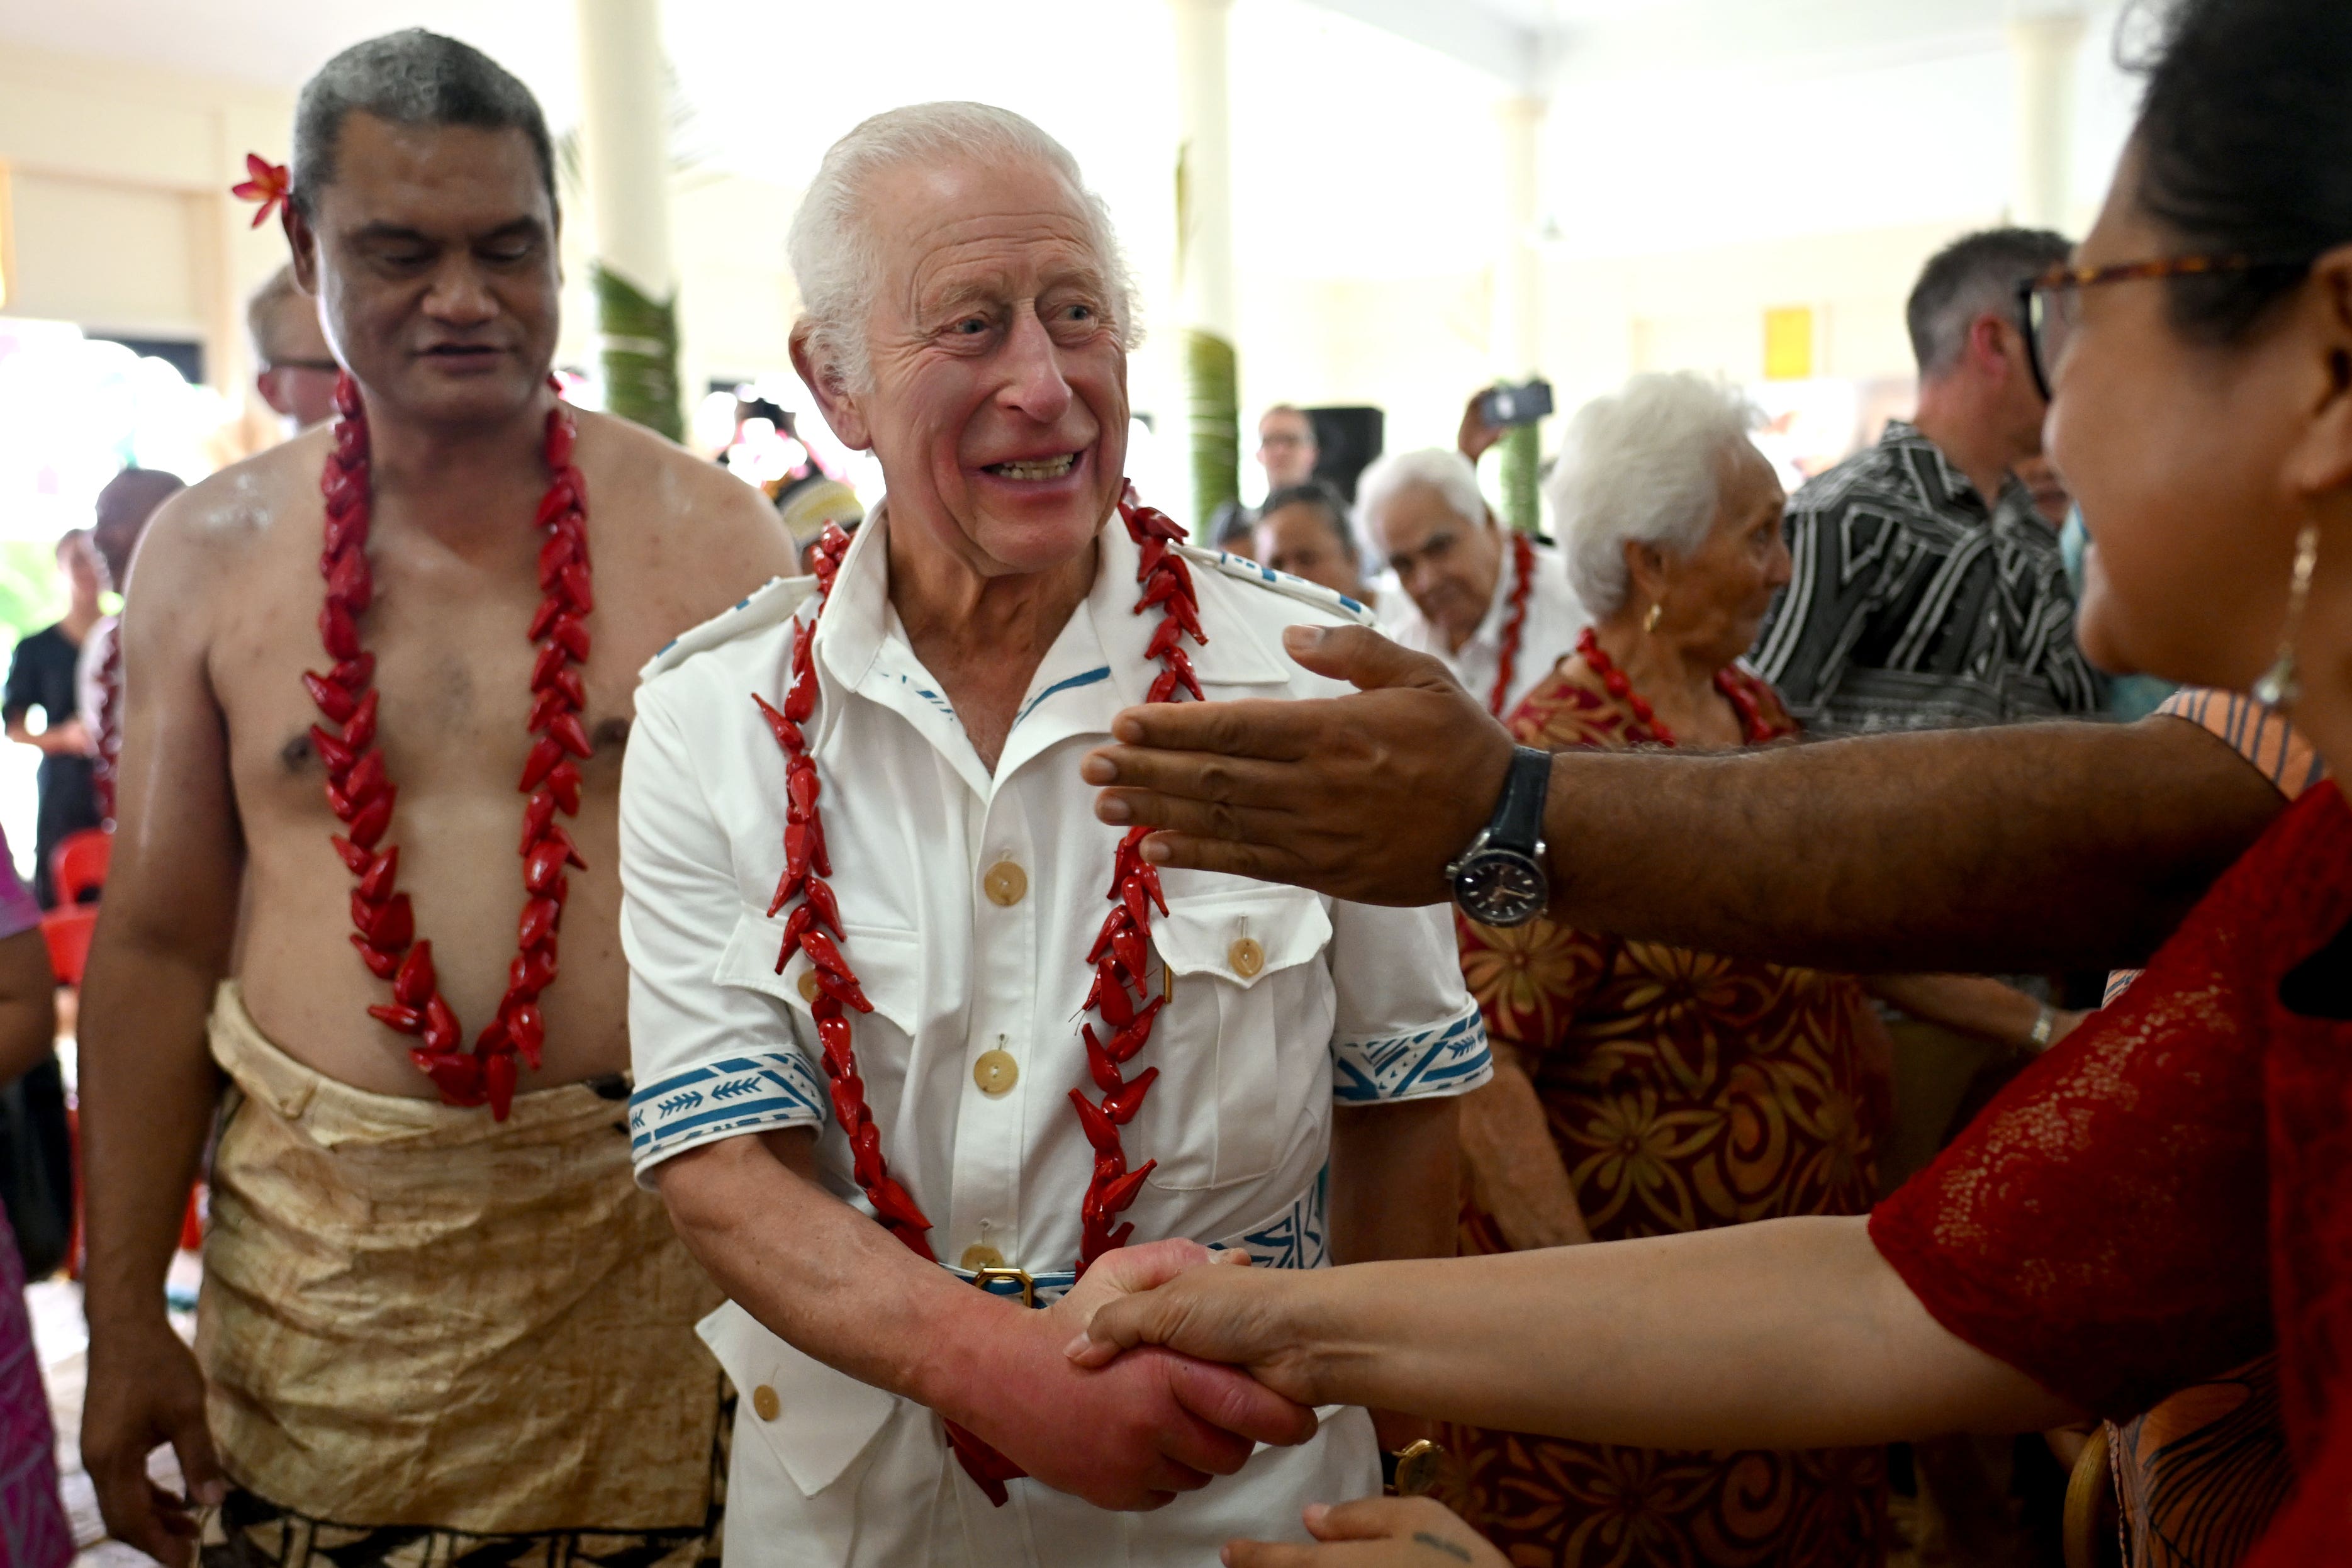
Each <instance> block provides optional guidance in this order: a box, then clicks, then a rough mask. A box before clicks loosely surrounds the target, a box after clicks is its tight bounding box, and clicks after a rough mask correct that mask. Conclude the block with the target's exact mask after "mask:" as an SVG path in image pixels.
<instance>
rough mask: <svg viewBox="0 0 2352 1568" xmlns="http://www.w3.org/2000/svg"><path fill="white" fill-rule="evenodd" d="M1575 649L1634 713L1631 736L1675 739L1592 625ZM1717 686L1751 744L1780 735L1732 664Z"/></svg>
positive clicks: (1662, 741) (1664, 741) (1665, 742)
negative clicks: (1610, 655)
mask: <svg viewBox="0 0 2352 1568" xmlns="http://www.w3.org/2000/svg"><path fill="white" fill-rule="evenodd" d="M1576 651H1577V653H1578V654H1579V655H1580V656H1581V657H1582V658H1583V659H1584V663H1585V667H1586V668H1589V669H1591V671H1592V673H1593V674H1595V675H1597V676H1599V677H1600V678H1601V685H1602V686H1603V687H1605V688H1606V689H1608V692H1609V695H1610V696H1612V697H1614V698H1615V699H1617V700H1618V701H1620V702H1622V703H1623V704H1624V705H1625V706H1626V708H1627V709H1628V710H1630V711H1631V712H1632V713H1633V722H1634V725H1635V726H1636V729H1635V731H1633V733H1632V734H1631V736H1630V738H1631V739H1632V740H1633V741H1634V742H1649V743H1650V744H1652V745H1656V746H1671V745H1673V744H1674V743H1675V732H1674V731H1672V730H1669V729H1667V728H1666V727H1665V726H1664V724H1661V723H1660V722H1658V715H1657V710H1655V709H1654V708H1652V707H1651V706H1650V703H1649V700H1648V699H1647V698H1645V697H1643V695H1642V694H1641V693H1640V692H1638V691H1636V690H1634V689H1633V681H1632V680H1631V679H1628V678H1627V677H1626V674H1625V672H1624V671H1623V670H1622V669H1620V668H1617V661H1616V660H1615V659H1612V658H1610V657H1609V653H1608V650H1607V649H1605V648H1603V647H1601V638H1600V637H1597V636H1596V635H1594V633H1593V630H1592V628H1591V626H1587V627H1585V628H1584V635H1583V636H1581V637H1578V638H1577V639H1576ZM1715 689H1717V691H1720V692H1722V693H1723V698H1724V700H1725V701H1727V702H1728V703H1730V704H1731V710H1732V711H1733V712H1734V713H1737V714H1738V715H1739V732H1740V733H1741V734H1743V735H1745V736H1747V737H1748V744H1749V745H1751V746H1760V745H1762V744H1764V743H1765V742H1767V741H1770V740H1774V739H1776V738H1777V737H1778V736H1779V734H1780V731H1778V730H1776V729H1774V728H1773V725H1772V721H1770V720H1769V719H1767V718H1766V717H1765V716H1764V712H1763V710H1762V709H1760V708H1759V707H1758V706H1757V704H1756V699H1755V697H1754V696H1753V695H1751V694H1750V693H1749V692H1748V689H1747V688H1746V687H1744V686H1742V685H1741V684H1740V683H1739V682H1738V679H1735V678H1734V677H1733V675H1732V673H1731V667H1730V666H1729V665H1726V666H1724V668H1721V669H1718V670H1717V671H1716V672H1715Z"/></svg>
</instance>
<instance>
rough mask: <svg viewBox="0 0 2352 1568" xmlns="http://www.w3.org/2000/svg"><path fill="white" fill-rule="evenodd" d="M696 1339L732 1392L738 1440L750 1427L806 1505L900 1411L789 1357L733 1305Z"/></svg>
mask: <svg viewBox="0 0 2352 1568" xmlns="http://www.w3.org/2000/svg"><path fill="white" fill-rule="evenodd" d="M695 1332H697V1333H698V1334H699V1335H701V1336H702V1342H703V1343H704V1344H707V1345H709V1347H710V1353H711V1354H713V1355H715V1356H717V1357H718V1358H719V1365H720V1366H722V1367H724V1368H726V1369H727V1376H728V1379H729V1381H730V1382H732V1383H733V1384H735V1398H736V1406H735V1412H736V1414H735V1440H736V1441H737V1442H739V1443H740V1442H741V1441H742V1440H743V1430H744V1428H745V1427H747V1426H748V1427H750V1428H751V1430H752V1431H755V1432H757V1433H758V1434H759V1435H760V1436H759V1441H761V1443H763V1444H765V1445H766V1446H767V1448H768V1451H769V1452H770V1453H772V1454H773V1455H774V1456H775V1458H776V1462H777V1463H778V1464H780V1465H782V1466H783V1468H784V1473H785V1474H786V1475H788V1476H790V1477H792V1479H793V1485H794V1486H796V1487H798V1488H800V1489H801V1495H802V1496H803V1497H814V1496H816V1495H817V1494H818V1493H819V1492H821V1491H823V1490H824V1489H825V1488H827V1487H829V1486H831V1485H833V1483H834V1482H835V1481H836V1480H839V1479H841V1475H842V1472H843V1471H845V1470H846V1469H848V1468H849V1467H850V1465H851V1463H852V1462H853V1461H855V1460H856V1458H857V1457H858V1456H859V1455H860V1454H862V1453H864V1452H865V1451H866V1445H867V1444H868V1443H870V1442H872V1441H873V1440H874V1435H875V1434H876V1433H877V1432H879V1431H880V1430H882V1424H883V1423H884V1422H885V1421H887V1420H888V1419H889V1418H890V1412H891V1410H892V1409H893V1408H894V1407H895V1406H896V1405H898V1398H897V1396H896V1395H894V1394H887V1393H885V1392H884V1391H883V1390H881V1389H878V1388H876V1387H875V1386H874V1385H873V1384H866V1383H860V1382H858V1381H857V1380H856V1378H854V1377H852V1376H850V1375H849V1374H848V1373H845V1372H835V1370H834V1369H833V1368H831V1367H829V1366H827V1365H825V1364H824V1363H823V1362H821V1361H818V1360H816V1359H815V1358H814V1357H813V1356H809V1355H806V1354H803V1352H800V1351H797V1350H794V1349H793V1347H792V1346H791V1345H789V1344H787V1343H786V1342H784V1341H782V1340H781V1339H779V1338H777V1337H776V1336H775V1335H774V1334H772V1333H770V1332H769V1331H767V1330H766V1329H765V1328H763V1327H761V1324H760V1321H759V1320H758V1319H756V1318H754V1317H752V1316H751V1313H749V1312H747V1311H745V1310H743V1309H742V1308H740V1307H739V1306H737V1305H736V1304H735V1303H734V1302H732V1301H730V1302H728V1303H727V1304H726V1305H725V1306H723V1307H721V1308H719V1310H717V1311H715V1312H713V1313H711V1314H710V1316H709V1317H707V1318H705V1319H703V1320H702V1321H701V1322H699V1323H698V1324H696V1325H695Z"/></svg>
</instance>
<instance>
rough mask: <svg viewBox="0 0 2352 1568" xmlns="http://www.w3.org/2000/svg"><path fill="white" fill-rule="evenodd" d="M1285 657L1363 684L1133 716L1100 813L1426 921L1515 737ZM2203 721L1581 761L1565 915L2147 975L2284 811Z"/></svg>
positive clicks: (1410, 690)
mask: <svg viewBox="0 0 2352 1568" xmlns="http://www.w3.org/2000/svg"><path fill="white" fill-rule="evenodd" d="M1288 640H1289V645H1290V651H1291V655H1292V657H1293V658H1296V659H1297V660H1298V662H1300V663H1301V664H1303V665H1305V666H1306V667H1307V668H1310V669H1313V670H1316V671H1317V672H1318V673H1320V674H1325V675H1329V676H1333V677H1336V678H1338V679H1345V680H1349V681H1352V682H1354V683H1355V684H1356V685H1357V686H1359V687H1360V688H1362V689H1361V690H1360V691H1358V692H1357V693H1355V694H1352V695H1349V696H1347V697H1340V698H1336V699H1330V700H1321V701H1305V702H1264V701H1251V702H1211V703H1186V704H1181V705H1174V706H1171V705H1168V704H1161V705H1160V706H1158V707H1151V708H1138V709H1129V710H1127V711H1126V712H1124V713H1122V714H1120V715H1119V717H1118V720H1117V721H1116V722H1115V723H1114V725H1113V727H1112V732H1113V734H1114V735H1115V736H1116V737H1117V739H1118V744H1116V745H1112V746H1109V747H1106V748H1103V749H1102V750H1100V751H1097V752H1093V753H1091V754H1090V755H1089V756H1088V757H1087V761H1086V763H1085V771H1086V777H1087V782H1089V783H1091V784H1099V785H1105V786H1108V787H1106V788H1105V789H1104V791H1103V794H1102V795H1101V797H1100V799H1099V801H1098V803H1097V815H1098V816H1101V817H1102V818H1103V819H1104V820H1105V821H1107V822H1111V823H1148V824H1150V825H1152V826H1158V827H1161V828H1164V829H1167V830H1168V831H1166V832H1163V833H1161V834H1160V835H1158V836H1156V837H1153V838H1152V839H1150V840H1149V841H1148V842H1147V843H1146V845H1145V850H1144V852H1145V854H1146V855H1147V856H1148V857H1150V858H1154V859H1156V860H1158V861H1159V862H1160V864H1163V865H1175V866H1189V867H1198V868H1203V869H1209V870H1217V871H1228V872H1234V873H1237V874H1239V875H1243V876H1251V877H1260V878H1264V879H1267V880H1271V881H1283V882H1293V883H1297V885H1299V886H1302V887H1308V888H1313V889H1317V890H1318V891H1321V892H1326V893H1330V894H1333V895H1336V896H1338V897H1340V898H1346V899H1354V900H1360V901H1363V902H1368V903H1391V904H1423V903H1433V902H1436V901H1438V900H1443V899H1444V898H1445V897H1446V896H1447V893H1448V889H1447V888H1446V886H1445V882H1444V867H1445V865H1446V863H1447V862H1448V861H1449V860H1450V859H1452V858H1453V857H1454V855H1456V854H1458V853H1459V852H1460V851H1461V849H1462V847H1464V846H1465V844H1467V843H1468V842H1469V840H1470V838H1471V837H1472V835H1474V834H1475V832H1476V831H1477V829H1478V828H1479V827H1480V826H1483V825H1484V824H1485V822H1486V818H1487V816H1488V815H1489V814H1490V813H1491V812H1492V810H1493V808H1494V803H1495V799H1496V795H1497V794H1498V793H1499V792H1500V790H1501V787H1502V779H1503V773H1504V771H1505V768H1506V765H1507V762H1508V759H1509V756H1510V749H1511V742H1510V737H1509V734H1508V732H1507V731H1505V730H1504V729H1503V727H1502V726H1501V725H1499V724H1497V723H1496V722H1495V721H1493V720H1492V719H1490V718H1488V717H1487V716H1486V713H1485V712H1484V711H1483V710H1481V709H1480V708H1479V706H1478V704H1477V703H1476V702H1475V701H1474V700H1471V699H1470V697H1469V696H1468V695H1467V694H1465V692H1464V691H1463V690H1462V689H1461V688H1460V687H1459V686H1458V685H1456V684H1454V681H1453V679H1451V678H1450V677H1449V676H1448V675H1447V674H1446V673H1445V671H1444V668H1443V667H1442V666H1440V665H1439V664H1438V663H1437V662H1436V661H1435V660H1434V659H1431V658H1424V657H1423V656H1421V655H1418V654H1412V653H1408V652H1407V651H1405V650H1404V649H1402V648H1400V647H1397V646H1396V645H1395V644H1393V643H1391V642H1389V641H1388V640H1387V639H1386V638H1383V637H1380V636H1379V635H1378V634H1377V633H1374V632H1370V631H1368V630H1365V629H1364V628H1361V627H1356V626H1343V627H1337V628H1332V629H1328V630H1324V631H1320V632H1317V631H1313V630H1309V629H1306V628H1294V629H1293V631H1292V632H1291V633H1290V634H1288ZM2280 805H2281V803H2280V800H2279V796H2278V792H2277V791H2276V790H2275V789H2274V788H2273V787H2272V785H2271V784H2270V783H2269V782H2268V781H2267V780H2265V779H2264V778H2263V776H2262V775H2261V774H2260V773H2257V772H2256V771H2255V770H2254V769H2252V767H2249V766H2248V765H2247V764H2246V763H2244V762H2243V761H2242V759H2240V758H2239V757H2238V756H2237V754H2236V753H2235V752H2231V750H2230V749H2229V747H2227V746H2226V745H2224V744H2223V743H2222V742H2221V741H2219V740H2217V739H2215V738H2214V737H2213V736H2211V735H2210V734H2207V733H2205V732H2204V731H2201V730H2200V729H2199V728H2198V727H2197V726H2195V725H2192V724H2189V723H2186V722H2183V721H2179V720H2175V719H2168V718H2156V719H2149V720H2145V721H2141V722H2140V723H2137V724H2134V725H2127V726H2125V725H2105V724H2032V725H2021V726H2016V727H2012V728H2006V729H1998V730H1965V731H1938V732H1935V733H1926V734H1910V735H1883V736H1871V737H1867V738H1864V739H1857V740H1847V741H1832V742H1823V743H1822V744H1819V745H1809V746H1793V747H1775V748H1770V749H1768V750H1764V751H1759V752H1740V753H1736V754H1720V755H1714V756H1696V755H1692V756H1685V755H1676V754H1674V753H1671V752H1668V753H1624V752H1568V753H1563V754H1561V755H1560V757H1559V759H1558V761H1557V762H1556V763H1554V765H1553V770H1552V787H1551V796H1550V801H1549V808H1548V810H1547V812H1546V816H1545V826H1546V837H1547V840H1548V842H1549V846H1550V866H1551V874H1552V910H1551V912H1552V914H1553V916H1554V917H1555V918H1556V919H1559V920H1560V921H1565V922H1567V923H1570V924H1573V925H1575V926H1577V927H1579V928H1580V929H1583V930H1588V931H1608V932H1611V933H1612V934H1615V935H1620V936H1625V937H1630V938H1635V939H1642V940H1650V941H1658V942H1672V943H1675V945H1678V946H1683V947H1692V948H1697V949H1700V950H1703V951H1706V952H1723V953H1732V954H1738V955H1743V956H1749V957H1758V958H1765V959H1770V960H1774V961H1777V962H1780V963H1799V964H1806V965H1810V966H1812V967H1817V968H1827V969H1842V970H1848V971H1855V972H1870V971H1877V970H1952V969H1963V970H1973V971H1979V972H2016V971H2029V970H2053V969H2094V968H2108V967H2118V966H2124V965H2128V964H2136V963H2141V962H2144V961H2145V960H2146V959H2147V955H2148V954H2149V953H2150V952H2152V951H2154V949H2155V948H2156V946H2157V945H2158V943H2159V942H2161V941H2162V940H2163V939H2164V937H2165V936H2166V935H2167V934H2168V933H2169V932H2170V931H2171V930H2172V928H2173V927H2174V926H2175V925H2177V924H2178V923H2179V920H2180V917H2181V916H2182V915H2183V914H2184V913H2186V912H2187V910H2188V909H2189V906H2190V905H2191V904H2192V903H2194V902H2195V901H2196V900H2197V899H2198V897H2199V896H2200V895H2201V894H2202V893H2203V891H2204V889H2206V887H2207V886H2208V885H2210V883H2211V881H2212V879H2214V878H2215V877H2217V876H2219V875H2220V874H2221V870H2222V869H2223V868H2225V867H2227V866H2228V865H2229V864H2230V863H2231V861H2232V860H2234V859H2236V858H2237V857H2238V856H2239V855H2240V854H2242V853H2243V852H2244V850H2245V849H2246V847H2248V846H2249V845H2251V844H2252V842H2253V840H2254V839H2255V838H2256V837H2259V836H2260V834H2261V832H2262V830H2263V827H2264V826H2267V825H2268V824H2269V822H2270V821H2271V819H2272V818H2273V817H2274V816H2277V814H2278V812H2279V810H2280Z"/></svg>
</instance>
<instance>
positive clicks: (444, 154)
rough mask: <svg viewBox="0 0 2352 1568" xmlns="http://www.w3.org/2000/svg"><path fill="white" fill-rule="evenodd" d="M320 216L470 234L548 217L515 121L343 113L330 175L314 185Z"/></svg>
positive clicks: (335, 223) (351, 225)
mask: <svg viewBox="0 0 2352 1568" xmlns="http://www.w3.org/2000/svg"><path fill="white" fill-rule="evenodd" d="M318 204H319V214H320V221H321V222H322V223H323V224H325V225H327V226H331V227H335V228H340V229H346V230H355V229H366V228H375V227H382V228H389V229H398V230H402V231H404V232H411V233H416V234H425V235H435V236H446V237H460V238H463V237H473V236H476V235H481V234H488V233H492V232H495V231H496V230H499V229H501V228H508V227H512V226H516V225H519V224H523V223H537V224H540V225H541V226H552V224H553V221H554V216H555V214H554V207H553V205H552V204H551V202H550V200H549V198H548V195H547V188H546V185H545V184H544V183H543V181H542V179H541V172H540V167H539V153H538V151H537V150H536V149H535V148H534V147H533V146H532V144H531V140H530V135H529V134H528V133H527V132H524V131H522V130H521V129H520V128H519V127H515V126H499V127H497V128H495V129H493V128H488V127H484V126H478V125H431V124H421V125H404V124H402V123H400V122H398V121H391V120H385V119H383V118H382V117H380V116H378V115H373V114H370V113H368V112H367V111H366V110H358V109H355V110H352V111H351V113H349V114H348V115H346V116H344V118H343V122H342V125H341V130H340V131H339V132H338V133H337V135H336V137H335V160H334V173H333V178H331V180H329V181H328V182H327V183H326V184H323V185H322V186H320V191H319V197H318Z"/></svg>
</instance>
